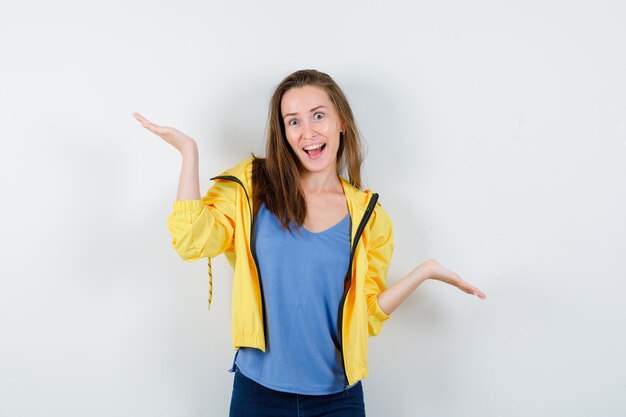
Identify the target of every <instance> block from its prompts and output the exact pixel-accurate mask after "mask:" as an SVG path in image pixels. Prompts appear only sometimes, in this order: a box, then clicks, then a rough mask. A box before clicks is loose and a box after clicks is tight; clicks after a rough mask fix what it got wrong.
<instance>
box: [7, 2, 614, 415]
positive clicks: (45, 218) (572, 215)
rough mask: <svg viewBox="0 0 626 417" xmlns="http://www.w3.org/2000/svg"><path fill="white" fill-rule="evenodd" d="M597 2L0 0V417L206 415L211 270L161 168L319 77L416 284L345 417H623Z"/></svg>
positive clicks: (212, 336)
mask: <svg viewBox="0 0 626 417" xmlns="http://www.w3.org/2000/svg"><path fill="white" fill-rule="evenodd" d="M625 17H626V6H625V5H624V3H623V2H620V1H617V0H615V1H593V2H592V1H565V0H560V1H555V0H548V1H546V0H543V1H524V2H521V1H519V2H506V1H505V2H502V1H486V0H478V1H473V2H464V1H459V0H449V1H418V2H408V1H407V2H393V1H386V2H373V1H356V0H353V1H345V2H329V1H315V2H306V3H300V2H286V1H265V2H253V1H249V2H204V1H202V2H201V1H196V2H192V1H182V2H181V1H177V2H174V1H158V2H148V1H144V2H139V1H108V2H98V3H94V2H79V1H54V2H52V1H48V2H45V1H24V2H16V1H13V2H11V1H8V0H2V3H0V59H1V65H0V127H1V131H2V135H1V137H2V139H1V140H2V149H1V152H0V158H1V159H0V170H1V171H0V174H1V175H0V178H1V181H2V183H1V184H0V185H1V187H2V188H1V189H2V195H3V197H2V205H1V208H0V210H1V213H0V215H1V216H2V228H3V233H2V237H1V242H2V243H1V245H2V252H1V253H2V261H1V262H0V274H1V280H0V298H1V300H0V338H1V339H0V415H1V416H2V417H26V416H28V417H40V416H46V417H70V416H77V417H78V416H80V417H86V416H94V417H100V416H107V417H108V416H111V417H113V416H115V417H125V416H129V417H130V416H132V417H144V416H145V417H161V416H163V417H166V416H167V417H173V416H181V417H201V416H225V415H227V409H228V405H229V401H230V392H231V386H232V385H231V384H232V375H231V374H230V373H228V372H227V369H228V368H229V367H230V365H231V362H232V358H233V355H234V351H233V349H232V347H231V337H230V285H231V276H232V275H231V274H232V272H231V269H230V267H229V266H228V264H227V263H226V261H225V259H224V258H223V257H221V258H218V260H216V261H215V263H214V275H215V277H214V285H215V291H214V306H213V308H212V309H211V311H210V312H209V311H207V302H206V291H207V282H206V275H207V274H206V262H205V260H201V261H199V262H195V263H191V262H183V261H182V260H181V259H180V258H179V257H178V255H177V254H176V252H175V251H174V250H173V249H172V248H171V237H170V235H169V233H168V230H167V228H166V223H165V221H166V218H167V216H168V215H169V214H170V212H171V210H172V204H173V201H174V200H175V196H176V188H177V185H178V175H179V172H180V162H181V157H180V155H179V154H178V152H177V151H176V150H175V149H174V148H172V147H171V146H170V145H168V144H167V143H165V142H164V141H162V140H161V139H159V138H158V137H156V136H154V135H152V134H150V132H148V131H147V130H145V129H143V128H142V127H140V126H139V124H138V123H137V122H136V121H135V120H134V119H133V118H132V116H131V112H133V111H138V112H141V113H142V114H144V115H145V116H146V117H148V118H149V119H150V120H152V121H154V122H156V123H159V124H165V125H171V126H175V127H177V128H178V129H180V130H182V131H183V132H185V133H187V134H189V135H190V136H192V137H194V138H195V139H196V140H197V141H198V144H199V149H200V163H201V167H200V175H201V181H200V184H201V188H202V191H203V192H204V191H206V189H207V188H208V187H209V186H210V185H211V182H210V181H209V178H210V177H211V176H213V175H216V174H218V173H220V172H221V171H222V170H224V169H226V168H228V167H229V166H231V165H233V164H235V163H237V162H239V161H240V160H242V159H243V158H245V157H247V156H248V155H249V153H250V152H252V151H254V152H257V153H260V154H262V153H263V150H264V131H265V122H266V117H267V105H268V101H269V97H270V95H271V92H272V90H273V88H274V86H275V85H276V84H277V83H278V82H279V81H280V80H281V79H282V78H283V77H284V76H286V75H287V74H289V73H291V72H292V71H295V70H297V69H301V68H316V69H319V70H322V71H325V72H327V73H329V74H331V75H332V76H333V77H334V78H335V80H336V81H337V82H338V83H339V84H340V85H341V86H342V87H343V89H344V90H345V92H346V94H347V95H348V97H349V99H350V101H351V103H352V105H353V110H354V112H355V114H356V117H357V121H358V123H359V126H360V128H361V130H362V132H363V134H364V138H365V140H366V142H367V146H368V157H367V160H366V165H365V168H364V177H365V185H366V187H367V188H371V189H373V190H375V191H377V192H378V193H380V196H381V200H380V201H381V203H382V204H383V206H384V207H385V209H386V210H387V211H388V213H389V214H390V216H391V218H392V220H393V223H394V226H395V242H396V250H395V254H394V259H393V263H392V268H391V270H390V273H389V282H390V283H393V282H394V281H395V280H397V279H398V278H400V277H401V276H403V275H404V274H405V273H406V272H408V271H409V270H411V269H412V268H413V267H415V266H416V265H417V264H419V263H420V262H422V261H423V260H424V259H427V258H434V259H437V260H438V261H439V262H440V263H442V264H443V265H444V266H447V267H448V268H450V269H452V270H453V271H456V272H458V273H459V274H460V275H461V276H462V277H463V278H465V279H466V280H468V281H469V282H472V283H473V284H475V285H477V286H478V287H480V288H481V289H482V290H484V291H485V292H486V293H487V296H488V299H487V300H486V301H480V300H479V299H478V298H476V297H472V296H469V295H466V294H464V293H462V292H460V291H458V290H457V289H456V288H453V287H449V286H447V285H445V284H442V283H440V282H427V283H425V284H424V285H423V286H421V287H420V288H418V290H417V291H416V292H415V293H414V294H413V296H412V297H411V298H410V299H409V300H407V301H406V302H405V304H403V305H402V306H401V307H400V308H399V309H398V310H397V311H396V312H395V313H394V315H393V317H392V319H391V320H390V321H388V322H387V323H386V324H385V326H384V328H383V331H382V333H381V334H380V336H377V337H375V338H371V339H370V376H369V377H368V378H367V379H366V380H365V381H364V389H365V395H366V405H367V412H368V415H369V416H373V417H376V416H394V417H400V416H429V417H479V416H480V417H484V416H493V417H502V416H508V417H515V416H520V417H521V416H524V417H528V416H533V417H535V416H536V417H540V416H546V417H548V416H549V417H556V416H558V417H561V416H562V417H566V416H567V417H575V416H581V417H582V416H585V417H588V416H598V417H617V416H624V415H626V378H625V377H624V375H626V359H625V355H624V352H625V351H626V326H625V320H624V319H625V318H626V314H625V313H626V308H625V307H624V301H623V298H624V293H625V291H626V283H625V278H626V273H625V272H624V271H625V268H626V242H625V237H624V236H625V233H626V220H625V214H624V213H626V181H625V180H626V128H625V125H626V94H625V93H626V77H625V76H624V74H626V48H625V47H626V45H625V44H626V25H625V24H624V23H625V21H626V20H625Z"/></svg>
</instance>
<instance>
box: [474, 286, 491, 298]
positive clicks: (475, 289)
mask: <svg viewBox="0 0 626 417" xmlns="http://www.w3.org/2000/svg"><path fill="white" fill-rule="evenodd" d="M472 294H474V295H475V296H476V297H478V298H480V299H481V300H485V299H486V298H487V296H486V295H485V293H484V292H482V291H481V290H479V289H478V288H476V287H473V290H472Z"/></svg>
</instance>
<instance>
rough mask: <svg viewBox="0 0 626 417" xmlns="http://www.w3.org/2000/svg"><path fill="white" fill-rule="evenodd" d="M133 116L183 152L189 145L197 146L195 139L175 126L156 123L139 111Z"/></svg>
mask: <svg viewBox="0 0 626 417" xmlns="http://www.w3.org/2000/svg"><path fill="white" fill-rule="evenodd" d="M133 116H134V117H135V119H137V120H138V121H139V123H141V125H142V126H143V127H145V128H146V129H148V130H149V131H151V132H152V133H154V134H155V135H157V136H159V137H160V138H161V139H163V140H164V141H166V142H167V143H169V144H170V145H172V146H173V147H175V148H176V149H178V150H179V151H180V152H181V153H182V152H183V151H184V150H185V149H188V148H189V147H194V146H197V144H196V141H195V140H193V139H192V138H190V137H189V136H187V135H185V134H184V133H182V132H180V131H179V130H177V129H175V128H173V127H169V126H159V125H156V124H154V123H152V122H150V121H149V120H148V119H146V118H145V117H143V116H142V115H141V114H139V113H133Z"/></svg>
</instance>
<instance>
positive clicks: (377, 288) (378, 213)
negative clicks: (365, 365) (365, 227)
mask: <svg viewBox="0 0 626 417" xmlns="http://www.w3.org/2000/svg"><path fill="white" fill-rule="evenodd" d="M370 227H371V229H370V238H369V242H368V245H367V263H368V268H367V277H366V279H365V297H366V301H367V312H368V317H367V325H368V333H369V335H370V336H376V335H377V334H378V333H380V330H381V328H382V325H383V322H384V321H385V320H387V319H389V317H390V316H389V315H388V314H387V313H385V312H384V311H383V310H382V309H381V308H380V306H379V304H378V294H380V293H381V292H383V291H385V290H386V289H387V270H388V269H389V263H390V262H391V256H392V254H393V227H392V224H391V219H390V218H389V216H388V215H387V213H386V212H385V211H384V210H383V208H382V206H380V205H377V206H376V210H374V212H373V213H372V219H371V226H370Z"/></svg>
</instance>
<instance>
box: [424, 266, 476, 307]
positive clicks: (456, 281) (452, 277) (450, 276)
mask: <svg viewBox="0 0 626 417" xmlns="http://www.w3.org/2000/svg"><path fill="white" fill-rule="evenodd" d="M425 264H426V267H427V270H428V278H430V279H435V280H437V281H441V282H445V283H446V284H450V285H453V286H455V287H457V288H458V289H460V290H461V291H463V292H466V293H468V294H473V295H475V296H477V297H478V298H480V299H481V300H484V299H486V298H487V296H486V295H485V294H484V293H483V292H482V291H481V290H480V289H478V288H477V287H474V286H473V285H471V284H470V283H469V282H465V281H463V280H462V279H461V277H460V276H459V275H458V274H457V273H455V272H452V271H450V270H449V269H446V268H444V267H443V266H442V265H440V264H439V262H437V261H435V260H434V259H429V260H428V261H426V262H425Z"/></svg>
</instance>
